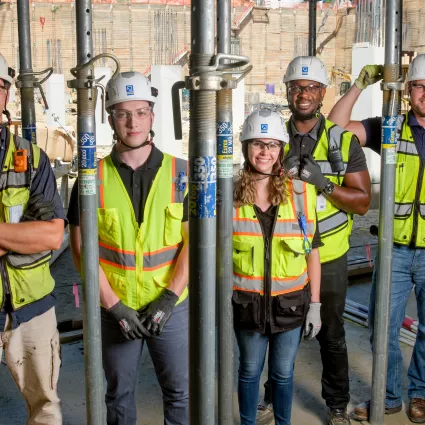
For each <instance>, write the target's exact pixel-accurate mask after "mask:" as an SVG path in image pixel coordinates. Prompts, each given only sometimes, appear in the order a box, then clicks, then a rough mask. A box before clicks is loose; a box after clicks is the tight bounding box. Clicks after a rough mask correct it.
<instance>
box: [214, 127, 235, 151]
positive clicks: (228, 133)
mask: <svg viewBox="0 0 425 425" xmlns="http://www.w3.org/2000/svg"><path fill="white" fill-rule="evenodd" d="M217 155H233V129H232V123H231V122H228V121H223V122H218V123H217Z"/></svg>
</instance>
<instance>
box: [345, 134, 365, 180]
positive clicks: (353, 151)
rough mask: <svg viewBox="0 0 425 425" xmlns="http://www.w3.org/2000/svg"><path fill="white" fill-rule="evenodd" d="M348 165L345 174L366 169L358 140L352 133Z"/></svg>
mask: <svg viewBox="0 0 425 425" xmlns="http://www.w3.org/2000/svg"><path fill="white" fill-rule="evenodd" d="M348 158H349V159H348V165H347V170H346V172H345V173H346V174H348V173H359V172H360V171H367V163H366V156H365V154H364V152H363V149H362V147H361V146H360V143H359V140H358V139H357V137H356V136H354V135H353V137H352V139H351V144H350V151H349V156H348Z"/></svg>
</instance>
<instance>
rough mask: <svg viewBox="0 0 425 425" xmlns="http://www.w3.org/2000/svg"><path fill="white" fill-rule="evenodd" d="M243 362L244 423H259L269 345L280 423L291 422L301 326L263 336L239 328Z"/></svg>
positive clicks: (241, 404)
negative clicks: (260, 386) (263, 378)
mask: <svg viewBox="0 0 425 425" xmlns="http://www.w3.org/2000/svg"><path fill="white" fill-rule="evenodd" d="M235 333H236V339H237V341H238V346H239V353H240V359H239V361H240V364H239V382H238V396H239V412H240V417H241V425H255V423H256V414H257V403H258V393H259V385H260V376H261V373H262V371H263V367H264V360H265V358H266V351H267V345H269V378H270V381H271V386H272V398H273V400H272V401H273V406H274V416H275V424H276V425H290V424H291V408H292V393H293V387H294V362H295V357H296V355H297V351H298V347H299V345H300V339H301V327H299V328H296V329H293V330H291V331H288V332H279V333H275V334H271V335H262V334H261V333H259V332H252V331H243V330H239V329H236V330H235Z"/></svg>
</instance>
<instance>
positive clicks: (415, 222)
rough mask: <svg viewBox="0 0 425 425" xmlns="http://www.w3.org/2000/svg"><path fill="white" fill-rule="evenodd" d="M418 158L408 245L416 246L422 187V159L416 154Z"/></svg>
mask: <svg viewBox="0 0 425 425" xmlns="http://www.w3.org/2000/svg"><path fill="white" fill-rule="evenodd" d="M418 157H419V160H420V165H419V173H418V174H419V175H418V182H417V184H416V194H415V200H414V202H413V208H414V211H413V214H414V215H413V229H412V239H411V240H410V246H412V247H414V248H416V246H417V244H416V238H417V236H418V235H417V233H418V215H419V214H420V212H421V211H420V205H419V197H420V191H421V188H422V181H423V179H424V161H423V159H422V158H421V157H420V156H419V155H418Z"/></svg>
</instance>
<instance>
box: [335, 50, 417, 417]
mask: <svg viewBox="0 0 425 425" xmlns="http://www.w3.org/2000/svg"><path fill="white" fill-rule="evenodd" d="M382 77H383V66H382V65H367V66H365V67H364V68H363V70H362V72H361V73H360V76H359V78H358V79H357V80H356V81H355V84H354V85H353V86H352V87H351V89H350V90H349V91H348V92H347V93H346V94H345V95H344V96H343V97H342V98H341V99H340V100H339V102H338V103H337V104H336V105H335V106H334V108H333V110H332V111H331V115H332V117H333V119H334V120H335V121H337V122H339V124H340V125H343V126H345V128H347V129H348V130H350V131H352V132H353V133H355V134H356V135H357V137H358V138H359V140H360V143H361V144H362V146H366V147H369V148H371V149H372V150H374V151H375V152H377V153H379V154H380V153H381V131H382V117H375V118H368V119H366V120H363V121H350V116H351V111H352V109H353V106H354V104H355V102H356V100H357V98H358V97H359V95H360V93H361V92H362V90H363V89H365V88H366V87H367V86H368V85H370V84H373V83H375V82H377V81H379V80H381V79H382ZM406 83H407V84H408V90H409V96H410V111H409V112H408V113H407V114H406V115H402V116H399V119H398V122H397V165H396V183H395V210H394V247H393V263H392V285H391V307H390V327H389V332H390V334H389V346H388V371H387V388H386V398H385V413H386V414H393V413H397V412H399V411H400V410H402V388H403V386H402V383H403V377H402V372H403V357H402V353H401V350H400V343H399V333H400V328H401V326H402V322H403V319H404V317H405V312H406V304H407V300H408V298H409V295H410V293H411V291H412V289H413V288H414V290H415V295H416V301H417V310H418V319H419V325H418V335H417V337H416V344H415V346H414V349H413V354H412V359H411V361H410V367H409V371H408V378H409V387H408V390H407V395H408V397H409V408H408V416H409V419H410V420H411V421H412V422H414V423H425V184H424V181H423V174H424V161H425V55H424V54H422V55H418V56H417V57H416V58H415V59H414V60H413V61H412V63H411V64H410V66H409V70H408V73H407V78H406ZM375 289H376V274H375V273H374V275H373V285H372V291H371V297H370V304H369V327H370V330H371V343H373V331H374V329H373V324H374V314H375V294H376V293H375ZM369 407H370V403H369V402H365V403H362V404H360V405H359V406H357V407H356V409H355V410H354V412H353V414H352V416H353V418H354V419H357V420H365V421H366V420H367V418H368V417H369V410H370V409H369Z"/></svg>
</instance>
